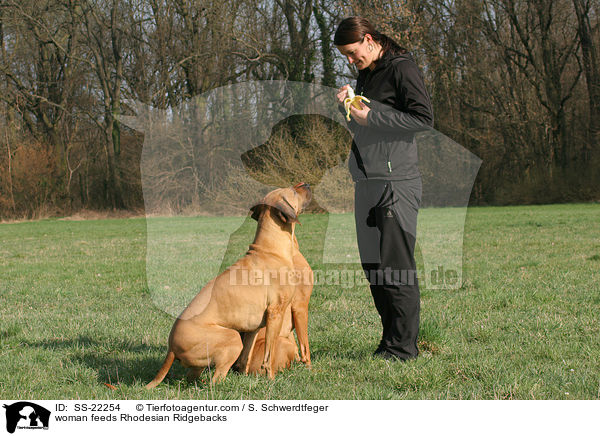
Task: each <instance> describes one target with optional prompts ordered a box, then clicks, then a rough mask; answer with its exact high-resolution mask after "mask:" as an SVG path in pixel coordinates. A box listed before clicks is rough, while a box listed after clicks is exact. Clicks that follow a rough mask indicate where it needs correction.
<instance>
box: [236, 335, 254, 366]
mask: <svg viewBox="0 0 600 436" xmlns="http://www.w3.org/2000/svg"><path fill="white" fill-rule="evenodd" d="M257 334H258V330H255V331H253V332H244V333H242V344H243V345H244V348H243V349H242V352H241V353H240V357H238V360H237V361H236V362H235V369H236V370H238V371H239V372H241V373H242V374H248V366H249V364H250V362H251V359H252V353H253V351H254V342H255V341H256V335H257Z"/></svg>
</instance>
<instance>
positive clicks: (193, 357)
mask: <svg viewBox="0 0 600 436" xmlns="http://www.w3.org/2000/svg"><path fill="white" fill-rule="evenodd" d="M310 200H311V191H310V187H309V186H308V185H307V184H305V183H300V184H298V185H296V186H294V187H293V188H281V189H276V190H274V191H272V192H270V193H269V194H267V195H266V196H265V198H264V199H263V200H262V201H261V202H260V204H258V205H256V206H254V207H253V208H252V212H253V217H255V219H257V221H258V226H257V229H256V235H255V237H254V242H253V243H252V244H250V247H249V249H248V252H247V253H246V255H245V256H244V257H243V258H241V259H240V260H238V261H237V262H236V263H235V264H233V265H232V266H231V267H229V268H228V269H226V270H225V271H223V273H221V274H220V275H219V276H217V277H216V278H215V279H213V280H212V281H210V282H209V283H208V284H207V285H206V286H205V287H204V288H203V289H202V290H201V291H200V292H199V293H198V295H196V297H194V299H193V300H192V301H191V303H190V304H189V305H188V306H187V307H186V308H185V309H184V310H183V312H182V313H181V315H180V316H179V317H178V318H177V320H176V321H175V323H174V324H173V327H172V329H171V333H170V335H169V345H168V351H167V357H166V358H165V361H164V363H163V365H162V367H161V368H160V369H159V371H158V373H157V374H156V377H155V378H154V380H152V381H151V382H150V383H148V385H147V386H146V387H147V388H148V389H150V388H153V387H155V386H156V385H158V384H159V383H160V382H161V381H162V380H163V379H164V378H165V376H166V375H167V373H168V372H169V369H170V367H171V365H172V364H173V362H174V361H175V359H178V360H179V361H180V362H181V364H182V365H183V366H185V367H187V368H189V369H190V378H194V377H198V376H199V375H200V373H201V372H202V371H203V370H204V368H206V367H209V366H214V367H215V371H214V375H213V378H212V382H213V383H214V382H218V381H221V380H223V379H224V378H225V376H226V375H227V373H228V372H229V369H230V368H231V366H232V365H233V364H234V363H235V362H236V361H237V360H238V358H240V359H239V367H240V368H241V369H242V371H243V372H245V373H247V372H248V366H249V364H248V362H249V357H250V355H251V354H252V348H253V345H254V340H255V339H256V335H257V334H258V331H259V330H260V329H261V328H262V327H265V331H264V335H265V336H264V346H263V348H264V351H263V353H262V362H261V366H260V372H265V373H266V374H267V375H268V376H269V377H270V378H273V377H274V375H275V370H274V368H273V363H274V359H273V355H274V352H275V346H276V344H277V342H278V339H279V337H280V332H281V328H282V325H283V321H284V317H285V316H286V313H287V312H288V311H289V312H290V313H291V314H292V316H296V317H297V318H298V322H297V323H295V324H296V331H297V334H298V335H299V341H300V342H301V344H304V347H305V352H304V353H303V358H304V359H307V361H306V363H307V364H310V357H309V354H308V353H309V350H308V339H306V340H301V339H300V336H301V335H304V334H305V331H303V328H304V326H303V325H301V324H302V323H304V320H303V317H304V312H303V310H304V301H303V300H302V301H299V300H295V299H294V297H295V294H296V290H297V289H298V288H299V286H298V283H297V274H298V272H297V271H296V265H295V261H296V262H300V261H299V260H298V259H299V258H298V253H299V251H298V242H297V240H296V238H295V234H294V229H295V224H296V223H297V222H298V218H297V216H298V214H300V213H301V212H302V211H303V210H304V209H305V208H306V206H307V205H308V204H309V203H310ZM300 256H301V255H300ZM302 259H304V258H303V257H302ZM304 262H306V261H305V260H304ZM298 265H300V263H298ZM306 265H308V264H306ZM309 268H310V267H309ZM311 291H312V285H311ZM309 297H310V294H309ZM292 303H295V306H294V305H292V308H291V309H290V304H292ZM294 307H296V309H295V310H294ZM307 309H308V303H307V302H306V310H307ZM294 313H296V314H297V315H294ZM307 316H308V313H306V317H307ZM300 319H302V321H300ZM290 332H291V329H290ZM241 333H243V334H244V341H242V338H241V336H240V334H241ZM288 336H289V333H288ZM292 337H293V336H292ZM243 350H244V353H243V354H242V351H243ZM296 353H297V351H296ZM254 354H256V353H254ZM307 356H308V357H307Z"/></svg>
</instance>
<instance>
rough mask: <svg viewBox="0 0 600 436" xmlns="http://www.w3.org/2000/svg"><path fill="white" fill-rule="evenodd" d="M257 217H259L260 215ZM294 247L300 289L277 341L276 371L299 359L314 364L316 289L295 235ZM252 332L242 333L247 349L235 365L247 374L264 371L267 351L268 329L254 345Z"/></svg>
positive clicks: (263, 330) (257, 336)
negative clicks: (311, 316) (311, 306)
mask: <svg viewBox="0 0 600 436" xmlns="http://www.w3.org/2000/svg"><path fill="white" fill-rule="evenodd" d="M255 218H256V219H257V220H258V219H259V218H258V217H255ZM294 247H295V252H294V268H295V270H296V275H295V277H294V279H295V283H297V288H296V292H295V293H294V297H293V298H292V303H291V304H290V306H289V307H288V309H287V310H286V313H285V316H284V318H283V324H282V327H281V332H280V334H279V337H278V338H277V342H276V344H275V351H274V354H273V357H272V358H273V364H272V367H273V371H274V372H278V371H280V370H282V369H284V368H289V367H290V365H291V364H292V362H293V361H295V360H301V361H302V362H303V363H304V364H305V365H306V366H307V367H309V368H310V366H311V363H310V347H309V344H308V303H309V301H310V296H311V294H312V290H313V272H312V269H311V268H310V265H309V264H308V262H307V261H306V259H305V258H304V256H303V255H302V253H300V250H299V247H298V240H297V239H296V237H295V236H294ZM294 329H295V330H296V335H297V336H298V343H299V344H300V355H298V347H297V346H296V340H295V339H294V333H293V330H294ZM252 335H253V333H245V334H242V338H243V343H244V350H243V351H242V353H241V354H240V358H239V359H238V361H237V362H236V364H235V367H236V368H237V369H238V370H239V371H241V372H244V373H246V374H248V373H264V370H263V368H262V356H263V355H264V350H265V337H266V328H265V327H263V328H261V329H260V330H259V331H258V334H256V339H254V343H253V344H252V342H251V341H252V340H253V337H254V336H252Z"/></svg>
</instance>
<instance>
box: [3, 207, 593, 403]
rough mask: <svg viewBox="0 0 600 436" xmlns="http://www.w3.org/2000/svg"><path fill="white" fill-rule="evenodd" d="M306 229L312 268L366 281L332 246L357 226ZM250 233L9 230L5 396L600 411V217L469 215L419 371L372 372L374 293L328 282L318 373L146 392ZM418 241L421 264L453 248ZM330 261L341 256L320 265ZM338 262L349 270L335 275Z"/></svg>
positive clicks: (575, 210)
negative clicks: (202, 294) (575, 406)
mask: <svg viewBox="0 0 600 436" xmlns="http://www.w3.org/2000/svg"><path fill="white" fill-rule="evenodd" d="M445 213H447V211H444V210H424V211H422V215H421V216H422V219H423V220H424V221H423V228H428V229H433V228H434V227H435V226H434V224H435V223H439V222H442V223H444V222H451V220H450V219H446V218H445V217H444V214H445ZM328 219H329V222H330V223H331V225H330V226H329V228H330V231H332V232H333V233H331V234H328V235H329V236H328V237H327V238H324V235H325V230H326V228H327V222H328ZM427 220H429V222H427ZM301 221H302V226H299V227H298V230H297V232H298V238H299V241H300V245H301V250H302V251H303V253H305V256H306V257H307V259H308V261H309V263H310V264H311V265H312V267H313V269H318V270H323V271H331V270H334V271H344V270H356V269H358V265H356V264H355V263H354V264H353V263H351V262H354V261H355V257H353V256H354V254H353V248H352V246H351V245H352V243H351V242H352V241H350V242H349V241H348V240H347V239H344V238H337V237H336V236H335V231H340V229H342V230H343V229H345V230H348V229H351V227H352V221H353V217H352V215H337V216H330V217H327V216H326V215H307V216H303V217H301ZM427 225H429V227H427ZM254 228H255V222H254V221H251V220H246V221H244V220H243V219H242V218H235V217H231V218H153V219H149V220H148V221H147V220H145V219H122V220H118V219H115V220H98V221H61V220H43V221H38V222H23V223H14V224H0V313H1V317H0V398H4V399H78V398H80V399H138V398H140V399H142V398H155V399H599V398H600V360H599V359H598V358H597V356H598V355H600V321H599V318H600V317H599V315H598V314H599V313H600V272H599V270H600V237H599V235H600V205H597V204H585V205H553V206H531V207H530V206H522V207H486V208H471V209H469V210H468V213H467V216H466V225H465V231H464V247H463V248H462V252H460V253H459V254H460V255H462V256H463V262H464V268H463V271H462V279H463V282H462V286H460V287H458V288H454V289H452V288H450V289H449V288H446V289H433V288H431V287H430V288H428V289H425V288H424V287H423V288H422V292H421V295H422V311H421V338H420V345H421V357H420V358H419V359H417V360H415V361H412V362H408V363H389V362H387V361H382V360H378V359H375V358H373V357H372V356H371V353H372V352H373V350H374V348H375V346H376V345H377V343H378V339H379V334H380V330H379V320H378V317H377V314H376V311H375V308H374V306H373V304H372V301H371V296H370V293H369V291H368V290H367V288H366V287H365V286H364V285H363V284H362V283H360V282H359V283H358V284H357V285H355V286H347V285H346V286H342V284H335V283H324V282H323V283H321V284H320V285H319V286H316V287H315V289H314V291H313V297H312V299H311V306H310V309H311V314H310V320H309V323H310V325H309V331H310V340H311V347H312V358H313V369H312V370H307V369H306V368H304V367H303V366H302V365H301V364H297V365H294V366H293V367H292V368H291V369H290V370H287V371H284V372H283V373H280V374H278V375H277V377H276V379H275V380H274V381H271V380H268V379H267V378H264V377H257V376H243V375H240V374H237V373H233V372H230V374H229V375H228V376H227V379H226V380H225V382H223V383H221V384H218V385H215V386H212V385H210V384H208V383H206V380H208V375H207V376H206V377H205V381H204V382H198V383H194V384H190V383H188V382H187V381H186V380H185V369H183V368H181V366H180V365H179V364H178V363H175V365H174V366H173V368H172V369H171V372H170V374H169V376H168V377H167V379H166V380H165V381H164V382H163V383H162V384H161V385H159V387H157V388H156V389H155V390H153V391H146V390H145V389H144V388H143V386H144V384H145V383H147V382H148V381H150V380H151V379H152V378H153V377H154V375H155V373H156V371H157V369H158V368H159V367H160V365H161V363H162V360H163V358H164V355H165V352H166V341H167V336H168V333H169V330H170V327H171V325H172V323H173V317H172V315H170V314H169V313H176V312H177V311H178V310H179V308H180V307H181V305H182V304H186V302H187V300H188V299H189V296H190V295H193V294H194V293H195V292H197V291H198V285H199V284H201V283H203V281H204V280H206V279H208V278H210V277H211V276H212V275H214V274H215V273H216V272H218V271H219V270H220V269H222V268H223V267H224V266H225V265H226V264H228V263H230V262H232V261H234V260H235V259H236V258H237V257H238V256H239V255H240V254H241V253H243V252H244V250H245V249H246V248H247V245H248V243H249V242H250V240H251V238H252V236H253V232H254ZM147 236H148V238H147ZM420 237H422V238H423V239H422V240H423V248H422V250H419V253H420V254H419V261H420V262H423V261H424V260H423V259H424V258H425V261H427V259H431V258H432V257H435V255H436V252H438V248H439V250H442V249H444V248H447V247H446V243H445V242H443V243H439V239H440V238H434V239H436V241H437V243H438V245H439V247H438V248H436V245H435V243H436V241H433V242H432V241H429V242H427V240H426V239H427V235H420ZM324 240H326V241H327V242H326V243H324ZM427 244H429V245H427ZM324 251H325V252H326V253H330V254H331V253H333V254H334V255H333V256H330V254H327V255H326V256H325V261H324V260H323V252H324ZM423 252H424V254H422V253H423ZM454 254H455V255H456V252H454ZM147 255H148V256H147ZM335 255H337V257H336V256H335ZM340 255H341V256H342V259H343V257H344V256H347V257H348V260H347V262H350V263H333V262H332V261H328V259H333V258H335V259H334V260H335V262H339V261H340V259H339V257H340ZM223 259H224V260H223ZM459 259H460V256H459ZM147 260H148V262H146V261H147ZM454 260H456V256H455V258H454ZM432 262H434V263H435V262H438V260H433V261H432ZM455 266H456V265H455ZM421 267H422V264H421ZM104 383H110V384H112V385H115V386H117V387H118V389H117V390H110V389H108V388H107V387H106V386H105V385H104Z"/></svg>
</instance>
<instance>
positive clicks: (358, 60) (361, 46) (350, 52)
mask: <svg viewBox="0 0 600 436" xmlns="http://www.w3.org/2000/svg"><path fill="white" fill-rule="evenodd" d="M369 44H372V42H370V35H365V37H364V38H363V40H362V41H360V42H354V43H352V44H346V45H338V46H336V47H337V49H338V50H339V52H340V53H341V54H342V55H344V56H346V58H348V62H349V63H351V64H354V65H356V68H358V69H359V70H364V69H365V68H368V67H369V66H370V65H371V64H372V63H373V57H374V53H375V50H373V49H371V50H369ZM371 47H372V45H371Z"/></svg>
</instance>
